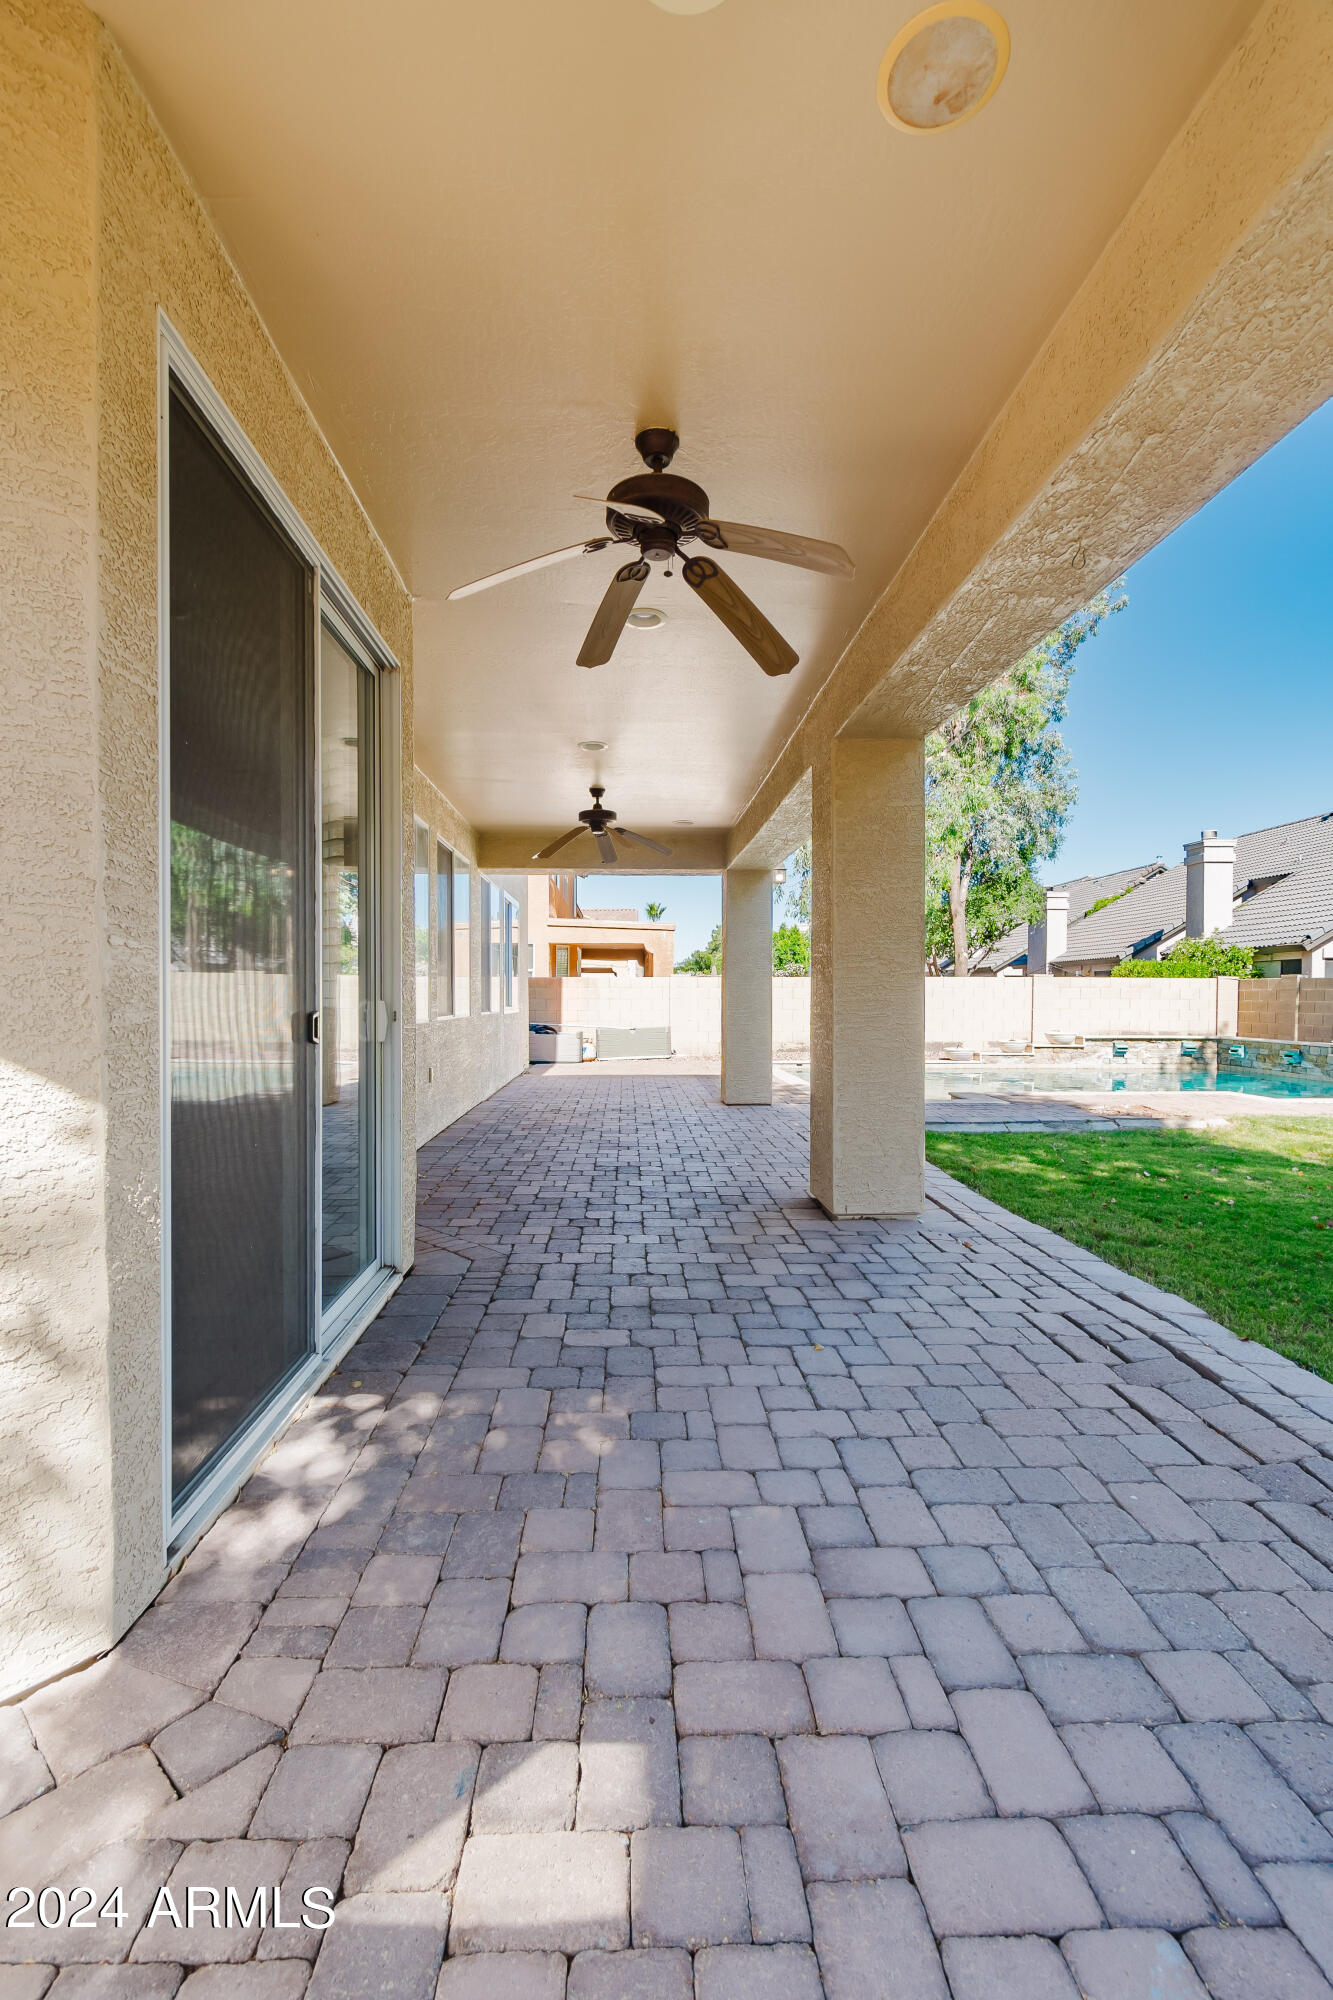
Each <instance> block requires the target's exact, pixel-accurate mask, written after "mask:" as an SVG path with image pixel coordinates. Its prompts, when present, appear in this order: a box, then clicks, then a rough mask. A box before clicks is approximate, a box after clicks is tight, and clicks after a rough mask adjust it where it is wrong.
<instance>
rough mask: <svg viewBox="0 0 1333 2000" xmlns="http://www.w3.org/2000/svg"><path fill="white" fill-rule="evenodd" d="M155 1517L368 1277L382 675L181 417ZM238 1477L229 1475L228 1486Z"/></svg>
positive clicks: (266, 517)
mask: <svg viewBox="0 0 1333 2000" xmlns="http://www.w3.org/2000/svg"><path fill="white" fill-rule="evenodd" d="M168 478H169V484H168V504H167V536H168V544H167V554H168V576H169V587H168V606H169V628H168V647H167V688H166V696H167V709H168V716H169V727H168V740H167V745H166V749H167V763H168V782H167V801H168V810H169V819H170V834H169V855H168V867H169V882H170V887H169V910H168V914H167V922H166V927H167V930H168V933H169V937H168V950H167V964H166V973H165V976H166V986H167V991H166V1024H167V1037H166V1038H167V1049H168V1079H167V1098H168V1121H167V1132H166V1186H167V1189H168V1203H167V1222H168V1235H169V1250H170V1256H169V1299H168V1314H169V1326H170V1362H169V1373H170V1408H171V1450H170V1458H171V1478H170V1488H171V1502H172V1508H173V1511H174V1512H176V1513H177V1514H178V1515H179V1513H180V1510H181V1503H182V1502H183V1501H184V1502H186V1503H187V1506H186V1511H187V1512H188V1508H189V1504H190V1503H192V1502H193V1501H194V1498H195V1496H196V1495H198V1494H199V1493H201V1492H202V1491H203V1490H204V1489H205V1487H206V1486H207V1482H208V1480H209V1476H210V1474H211V1472H212V1471H213V1470H214V1469H215V1468H218V1467H219V1466H220V1464H221V1461H222V1460H223V1459H224V1458H226V1457H227V1454H228V1452H229V1450H230V1448H231V1447H232V1446H233V1445H234V1444H235V1443H236V1442H237V1440H238V1439H239V1438H241V1437H242V1436H245V1435H248V1434H249V1433H250V1430H251V1427H252V1426H254V1425H257V1424H258V1423H259V1420H260V1419H261V1418H262V1416H263V1413H264V1412H265V1411H268V1410H270V1409H271V1408H276V1407H277V1406H278V1405H279V1404H280V1403H281V1401H282V1398H283V1395H284V1393H288V1394H291V1393H296V1392H297V1391H298V1390H299V1387H300V1382H301V1380H302V1379H303V1375H302V1371H303V1370H304V1371H306V1372H310V1371H312V1370H314V1369H315V1368H316V1366H317V1363H316V1357H317V1355H318V1352H319V1350H320V1348H321V1346H322V1345H324V1344H326V1343H327V1342H328V1341H329V1340H330V1339H331V1338H337V1337H338V1336H339V1335H340V1334H341V1333H343V1332H344V1331H345V1330H346V1329H347V1327H348V1325H349V1323H351V1322H352V1321H353V1320H354V1319H355V1317H356V1315H357V1313H358V1312H359V1311H361V1310H362V1309H363V1306H364V1303H365V1301H366V1300H368V1299H370V1298H371V1296H372V1295H373V1293H374V1291H375V1289H376V1284H375V1281H376V1277H377V1274H379V1273H380V1272H381V1271H382V1269H383V1266H384V1261H385V1259H384V1242H383V1235H384V1232H383V1216H382V1196H381V1188H382V1183H383V1162H384V1158H385V1150H386V1149H385V1143H384V1133H383V1130H382V1126H383V1120H384V1106H385V1102H386V1098H385V1089H384V1077H383V1054H384V1036H385V1029H386V1024H387V1021H388V1009H387V1007H386V1005H385V999H384V989H383V981H382V963H383V959H382V949H381V911H380V895H379V869H380V777H379V773H380V744H379V733H380V732H379V720H378V718H379V695H380V675H379V671H378V669H377V667H376V665H375V664H374V662H373V661H372V659H371V658H370V656H369V654H368V653H366V652H365V651H364V650H363V649H362V648H361V646H360V644H359V642H358V640H357V639H356V637H355V635H354V634H353V632H352V630H351V627H350V626H344V625H343V623H342V622H341V620H340V618H339V617H338V616H337V615H336V614H335V613H334V612H333V611H332V610H330V611H328V612H327V613H326V614H325V615H324V616H322V617H321V614H320V611H319V597H320V582H319V572H318V567H317V563H316V562H315V561H314V560H312V558H311V555H310V553H309V551H308V550H305V549H303V548H302V547H301V546H300V545H299V543H298V541H297V540H296V538H295V536H294V534H292V533H289V532H288V528H287V525H286V524H285V522H284V521H283V520H282V519H280V518H279V516H278V514H277V512H276V511H275V510H274V508H273V507H271V506H270V505H269V504H267V503H266V501H265V499H264V498H263V497H261V495H260V493H259V491H258V490H257V489H256V486H255V483H254V482H253V481H252V480H251V479H249V478H248V477H247V476H246V472H245V470H244V469H243V467H242V466H241V465H240V464H239V463H238V462H237V460H236V459H235V458H234V457H233V456H232V455H231V454H230V453H229V451H228V450H227V449H226V448H225V446H224V444H223V443H222V442H221V440H220V437H219V435H218V433H217V431H215V430H214V429H213V428H212V427H211V426H210V425H209V424H208V423H207V422H206V421H205V420H204V418H203V417H202V415H201V414H200V412H199V410H198V409H197V408H196V406H195V405H194V403H193V402H192V401H191V400H190V399H189V398H188V397H187V396H186V395H185V394H184V393H183V392H182V391H181V390H180V388H179V387H178V386H176V384H175V383H174V380H173V383H172V387H171V392H170V403H169V411H168ZM230 1462H232V1461H229V1463H230Z"/></svg>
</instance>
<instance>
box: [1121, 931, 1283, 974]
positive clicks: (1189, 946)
mask: <svg viewBox="0 0 1333 2000" xmlns="http://www.w3.org/2000/svg"><path fill="white" fill-rule="evenodd" d="M1111 977H1112V979H1217V978H1219V977H1230V978H1233V979H1253V977H1254V953H1253V952H1252V951H1251V949H1250V947H1249V945H1247V944H1224V943H1223V941H1222V939H1221V938H1220V937H1219V936H1218V935H1217V933H1216V932H1214V933H1213V935H1212V937H1206V938H1182V939H1181V940H1180V943H1179V944H1177V945H1173V946H1172V948H1171V950H1170V951H1168V952H1166V953H1164V954H1163V956H1162V957H1161V958H1126V959H1122V960H1121V962H1120V964H1119V965H1116V966H1113V967H1112V969H1111Z"/></svg>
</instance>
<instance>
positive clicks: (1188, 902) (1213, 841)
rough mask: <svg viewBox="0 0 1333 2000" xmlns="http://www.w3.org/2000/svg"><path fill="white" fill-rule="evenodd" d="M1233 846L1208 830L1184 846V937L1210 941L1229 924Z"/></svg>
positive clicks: (1232, 892) (1234, 860) (1233, 871)
mask: <svg viewBox="0 0 1333 2000" xmlns="http://www.w3.org/2000/svg"><path fill="white" fill-rule="evenodd" d="M1235 868H1236V843H1235V841H1234V840H1219V839H1218V837H1217V831H1216V828H1214V827H1211V826H1208V827H1205V828H1204V830H1203V832H1202V833H1201V834H1200V835H1199V838H1198V839H1197V840H1187V841H1186V842H1185V935H1186V937H1192V938H1205V937H1211V936H1212V935H1213V932H1214V931H1224V930H1226V929H1227V928H1228V927H1229V925H1230V923H1231V913H1232V906H1233V897H1234V890H1233V886H1232V885H1233V880H1234V875H1235Z"/></svg>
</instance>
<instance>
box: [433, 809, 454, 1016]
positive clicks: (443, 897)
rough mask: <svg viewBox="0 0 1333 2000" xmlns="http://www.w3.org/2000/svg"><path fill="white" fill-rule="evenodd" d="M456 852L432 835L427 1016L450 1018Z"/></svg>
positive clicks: (452, 995)
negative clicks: (432, 925) (432, 892)
mask: <svg viewBox="0 0 1333 2000" xmlns="http://www.w3.org/2000/svg"><path fill="white" fill-rule="evenodd" d="M455 859H456V856H455V854H454V851H453V849H452V847H450V845H449V843H448V841H447V840H445V839H444V838H443V837H442V836H441V835H440V834H438V833H437V834H436V836H435V896H434V900H433V904H432V911H433V915H434V921H435V935H434V938H433V939H432V943H433V945H434V950H433V951H432V953H431V1019H432V1020H433V1021H447V1020H451V1019H452V1018H453V1015H454V1013H455V1011H456V1010H455V1007H454V970H455V968H454V862H455Z"/></svg>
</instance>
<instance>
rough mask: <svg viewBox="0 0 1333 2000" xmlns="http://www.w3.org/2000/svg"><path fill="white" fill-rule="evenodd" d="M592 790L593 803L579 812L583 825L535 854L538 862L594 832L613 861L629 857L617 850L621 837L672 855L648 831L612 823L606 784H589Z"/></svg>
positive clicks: (607, 858)
mask: <svg viewBox="0 0 1333 2000" xmlns="http://www.w3.org/2000/svg"><path fill="white" fill-rule="evenodd" d="M588 790H589V791H590V792H591V793H592V804H591V805H590V806H588V807H586V808H585V809H584V811H583V812H581V813H580V814H579V824H578V825H577V826H571V828H570V829H569V832H568V833H562V834H561V836H560V838H559V840H553V841H552V842H551V845H550V846H549V847H543V849H542V851H541V853H540V854H534V855H533V857H532V858H533V860H534V861H549V860H550V858H551V856H552V855H553V854H558V853H559V852H560V850H561V848H562V847H568V845H569V843H570V841H571V840H577V839H578V837H579V835H580V834H581V833H590V834H591V835H592V837H593V839H594V840H595V841H596V842H597V852H598V853H599V854H600V855H601V857H602V859H603V861H606V862H610V863H612V864H618V863H619V862H621V861H622V860H624V859H625V858H626V857H625V856H624V855H622V854H620V853H619V852H618V851H617V848H616V844H615V843H616V841H618V840H633V841H637V843H638V845H639V846H640V847H651V848H652V850H653V853H654V854H670V852H671V849H670V848H669V847H663V845H662V843H661V841H660V840H649V838H648V836H647V834H646V833H631V832H630V830H629V828H628V827H627V826H613V825H612V824H611V822H612V821H613V820H614V818H615V814H614V813H613V812H612V810H611V808H610V806H604V805H603V804H602V800H603V799H604V798H605V796H606V786H605V785H589V787H588Z"/></svg>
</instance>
